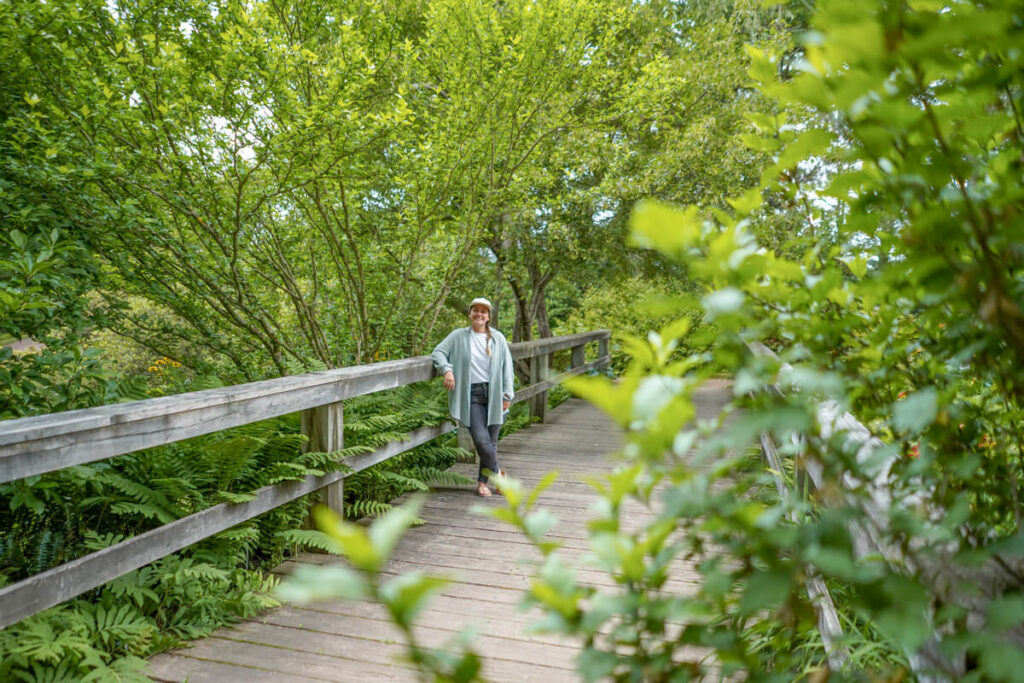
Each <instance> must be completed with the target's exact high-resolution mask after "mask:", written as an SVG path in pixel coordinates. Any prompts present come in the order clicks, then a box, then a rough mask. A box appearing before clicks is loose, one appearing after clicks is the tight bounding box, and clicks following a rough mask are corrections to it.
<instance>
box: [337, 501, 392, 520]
mask: <svg viewBox="0 0 1024 683" xmlns="http://www.w3.org/2000/svg"><path fill="white" fill-rule="evenodd" d="M391 509H392V505H391V503H382V502H381V501H379V500H357V501H355V502H353V503H346V504H345V518H346V519H352V520H355V519H362V518H363V517H380V516H381V515H383V514H384V513H386V512H389V511H390V510H391Z"/></svg>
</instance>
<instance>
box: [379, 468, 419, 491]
mask: <svg viewBox="0 0 1024 683" xmlns="http://www.w3.org/2000/svg"><path fill="white" fill-rule="evenodd" d="M382 476H383V477H384V478H385V479H387V480H390V481H392V482H394V483H395V484H397V485H398V487H399V488H400V489H401V490H402V493H406V492H408V491H429V490H430V487H429V486H427V485H426V484H424V483H423V482H422V481H420V480H419V479H416V478H414V477H409V476H406V475H404V474H399V473H398V472H383V473H382ZM399 495H401V494H399Z"/></svg>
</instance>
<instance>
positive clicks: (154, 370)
mask: <svg viewBox="0 0 1024 683" xmlns="http://www.w3.org/2000/svg"><path fill="white" fill-rule="evenodd" d="M159 371H160V368H158V367H157V366H155V365H150V366H149V367H148V368H146V372H159Z"/></svg>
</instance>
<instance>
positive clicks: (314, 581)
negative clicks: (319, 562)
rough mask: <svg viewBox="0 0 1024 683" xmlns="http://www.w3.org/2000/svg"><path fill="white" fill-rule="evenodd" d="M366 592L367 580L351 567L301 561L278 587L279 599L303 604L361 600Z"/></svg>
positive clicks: (276, 592)
mask: <svg viewBox="0 0 1024 683" xmlns="http://www.w3.org/2000/svg"><path fill="white" fill-rule="evenodd" d="M366 593H367V589H366V582H365V581H364V580H363V578H362V577H361V576H360V575H359V574H357V573H356V572H354V571H352V570H351V569H348V568H346V567H338V566H333V565H328V566H314V565H308V564H300V565H298V566H297V567H296V568H295V571H294V572H292V574H291V575H290V576H289V577H288V578H286V579H285V580H284V581H282V582H281V584H280V585H279V586H278V587H277V589H276V590H275V591H274V595H276V596H277V597H278V598H279V599H281V600H283V601H285V602H296V603H300V604H305V603H309V602H315V601H318V600H328V599H332V598H344V599H346V600H361V599H363V598H364V597H365V596H366Z"/></svg>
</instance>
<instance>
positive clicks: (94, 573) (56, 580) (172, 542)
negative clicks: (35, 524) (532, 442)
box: [0, 424, 452, 628]
mask: <svg viewBox="0 0 1024 683" xmlns="http://www.w3.org/2000/svg"><path fill="white" fill-rule="evenodd" d="M451 430H452V426H451V425H447V424H446V425H441V426H438V427H422V428H420V429H417V430H415V431H413V432H410V433H409V439H408V440H407V441H397V442H393V443H390V444H387V445H386V446H384V447H382V448H379V449H377V450H375V451H373V452H372V453H361V454H359V455H356V456H353V457H351V458H349V459H348V460H347V461H346V464H348V465H349V466H350V467H351V468H352V471H354V472H359V471H361V470H364V469H366V468H368V467H372V466H373V465H375V464H377V463H378V462H382V461H384V460H387V459H388V458H391V457H394V456H395V455H397V454H399V453H404V452H405V451H408V450H410V449H412V448H415V447H416V446H419V445H421V444H424V443H426V442H427V441H430V440H431V439H434V438H437V437H438V436H440V435H441V434H444V433H446V432H449V431H451ZM345 476H347V473H345V472H333V473H330V474H326V475H324V476H322V477H306V478H305V479H303V480H301V481H290V482H283V483H280V484H274V485H272V486H265V487H263V488H261V489H259V490H258V491H256V492H255V493H254V494H253V495H254V497H253V499H252V500H251V501H248V502H246V503H237V504H235V503H221V504H220V505H215V506H213V507H211V508H207V509H206V510H203V511H202V512H197V513H195V514H193V515H189V516H188V517H183V518H181V519H179V520H175V521H174V522H171V523H170V524H165V525H163V526H161V527H159V528H156V529H153V530H152V531H147V532H146V533H144V534H140V535H138V536H136V537H135V538H131V539H129V540H127V541H122V542H121V543H118V544H116V545H112V546H110V547H109V548H104V549H103V550H99V551H97V552H94V553H91V554H89V555H86V556H85V557H80V558H78V559H77V560H73V561H71V562H68V563H66V564H62V565H60V566H59V567H54V568H53V569H50V570H49V571H45V572H42V573H40V574H36V575H35V576H32V577H30V578H28V579H25V580H24V581H19V582H18V583H15V584H12V585H10V586H6V587H4V588H2V589H0V628H5V627H7V626H10V625H11V624H13V623H16V622H17V621H19V620H21V619H24V618H25V617H27V616H31V615H32V614H35V613H36V612H39V611H41V610H44V609H46V608H47V607H52V606H54V605H58V604H60V603H61V602H64V601H65V600H68V599H70V598H73V597H75V596H76V595H81V594H82V593H84V592H85V591H88V590H92V589H93V588H96V587H97V586H101V585H103V584H104V583H106V582H107V581H110V580H112V579H116V578H117V577H118V576H121V575H122V574H125V573H127V572H130V571H132V570H134V569H138V568H139V567H144V566H145V565H147V564H149V563H150V562H153V561H155V560H158V559H160V558H161V557H164V556H166V555H169V554H171V553H173V552H176V551H178V550H181V549H182V548H187V547H188V546H190V545H192V544H193V543H197V542H199V541H201V540H203V539H204V538H209V537H210V536H213V535H214V534H217V533H220V532H221V531H225V530H227V529H230V528H231V527H233V526H235V525H237V524H241V523H242V522H246V521H248V520H250V519H252V518H254V517H257V516H259V515H262V514H263V513H265V512H268V511H270V510H273V509H274V508H276V507H279V506H281V505H284V504H285V503H288V502H291V501H293V500H295V499H296V498H299V497H300V496H304V495H306V494H307V493H312V492H313V491H316V490H317V489H321V488H323V487H324V486H328V485H330V484H333V483H335V482H340V481H341V480H342V479H343V478H344V477H345Z"/></svg>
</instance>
